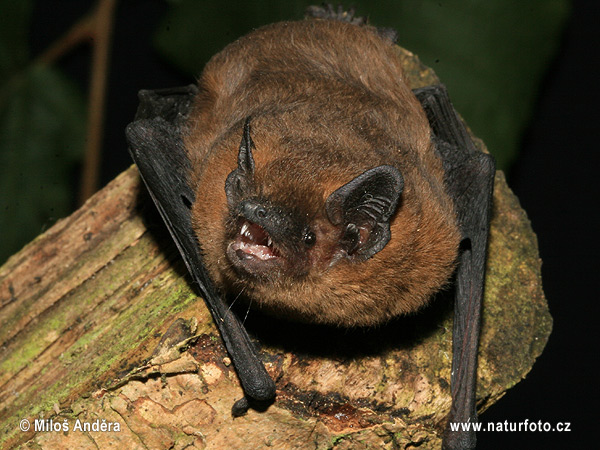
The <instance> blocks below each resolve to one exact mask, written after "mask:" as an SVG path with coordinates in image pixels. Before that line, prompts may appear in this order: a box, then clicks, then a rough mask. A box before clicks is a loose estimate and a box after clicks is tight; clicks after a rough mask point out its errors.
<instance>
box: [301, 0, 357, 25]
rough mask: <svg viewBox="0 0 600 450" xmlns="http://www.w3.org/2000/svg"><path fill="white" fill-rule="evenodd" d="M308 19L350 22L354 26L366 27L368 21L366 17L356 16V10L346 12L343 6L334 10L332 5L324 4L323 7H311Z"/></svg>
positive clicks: (307, 11) (308, 9)
mask: <svg viewBox="0 0 600 450" xmlns="http://www.w3.org/2000/svg"><path fill="white" fill-rule="evenodd" d="M306 17H309V18H315V19H332V20H339V21H340V22H348V23H351V24H353V25H365V24H366V23H367V19H365V18H364V17H355V16H354V8H350V9H349V10H348V11H345V10H344V7H343V6H342V5H338V7H337V8H334V7H333V5H332V4H331V3H323V5H322V6H314V5H313V6H309V7H308V8H306Z"/></svg>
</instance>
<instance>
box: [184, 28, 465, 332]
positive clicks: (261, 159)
mask: <svg viewBox="0 0 600 450" xmlns="http://www.w3.org/2000/svg"><path fill="white" fill-rule="evenodd" d="M199 87H200V93H199V94H198V96H197V98H196V101H195V104H194V107H193V113H192V115H191V117H192V118H191V120H190V122H189V134H188V135H187V136H186V138H185V142H186V148H187V150H188V152H189V155H190V158H191V160H192V164H193V170H192V176H191V179H192V183H193V187H194V189H195V191H196V199H197V201H196V202H195V203H194V205H193V209H192V217H193V226H194V230H195V232H196V234H197V238H198V241H199V243H200V246H201V248H202V251H203V253H204V261H205V264H206V266H207V269H208V271H209V273H210V274H211V276H212V278H213V280H214V281H215V282H216V283H217V285H218V286H220V287H221V288H222V289H225V290H230V291H234V292H235V291H237V290H239V289H243V290H244V295H246V296H248V297H252V298H253V300H254V304H258V305H261V306H262V307H265V308H267V309H269V310H273V311H276V312H278V313H280V314H284V315H288V316H291V317H295V318H299V319H301V320H310V321H316V322H324V323H335V324H340V325H345V326H354V325H373V324H376V323H379V322H382V321H385V320H388V319H389V318H391V317H393V316H396V315H399V314H405V313H409V312H412V311H415V310H417V309H418V308H420V307H421V306H422V305H424V304H425V303H426V302H427V301H428V299H429V298H430V297H431V295H432V294H433V293H435V292H436V291H438V290H439V289H440V288H442V287H443V286H444V285H445V284H446V283H447V280H448V279H449V277H450V276H451V274H452V271H453V269H454V266H455V259H456V255H457V249H458V243H459V233H458V229H457V226H456V223H455V221H456V219H455V215H454V211H453V204H452V201H451V199H450V198H449V196H448V195H447V194H446V193H445V192H444V188H443V170H442V166H441V162H440V161H439V159H438V158H437V157H436V155H435V153H434V150H433V146H432V144H431V141H430V128H429V124H428V123H427V119H426V117H425V115H424V113H423V111H422V109H421V106H420V104H419V103H418V101H417V100H416V98H415V97H414V95H413V94H412V92H411V91H410V89H409V88H408V87H407V85H406V84H405V83H404V81H403V73H402V69H401V65H400V59H399V57H398V55H397V53H396V50H395V49H394V47H393V46H392V45H391V44H390V43H389V42H387V41H385V40H384V39H382V38H380V37H379V36H377V35H376V33H374V32H372V31H371V29H369V28H366V27H359V26H356V25H350V24H346V23H342V22H336V21H323V20H307V21H301V22H289V23H285V22H284V23H277V24H273V25H270V26H267V27H264V28H261V29H259V30H256V31H254V32H253V33H250V34H249V35H247V36H245V37H243V38H241V39H240V40H238V41H236V42H234V43H232V44H230V45H229V46H228V47H226V48H225V49H224V50H223V51H222V52H221V53H219V54H217V55H216V56H214V57H213V58H212V59H211V60H210V62H209V63H208V64H207V66H206V68H205V70H204V72H203V74H202V76H201V78H200V81H199ZM248 116H251V117H252V122H251V126H252V139H253V141H254V143H255V149H254V152H253V153H254V160H255V163H256V173H255V181H256V184H257V185H258V186H260V189H261V194H262V195H264V196H266V197H268V198H270V199H272V200H273V201H276V202H278V203H280V204H283V205H291V206H293V207H295V208H297V209H299V210H300V211H301V212H302V213H303V214H306V217H309V218H310V220H311V222H312V223H313V225H314V227H315V228H316V230H317V231H316V234H317V242H328V241H327V239H323V238H324V237H327V236H329V237H335V235H336V230H335V229H334V227H333V226H332V225H331V224H330V223H329V221H328V219H327V215H326V212H325V209H324V204H325V200H326V199H327V197H328V196H329V195H330V194H331V193H332V192H333V191H335V190H336V189H337V188H339V187H340V186H342V185H344V184H345V183H347V182H348V181H350V180H351V179H353V178H354V177H356V176H357V175H359V174H361V173H363V172H364V171H365V170H368V169H371V168H373V167H376V166H378V165H382V164H388V165H392V166H395V167H397V168H398V169H399V170H400V171H401V173H402V175H403V177H404V192H403V193H402V197H401V200H400V203H399V206H398V209H397V212H396V215H395V216H394V218H393V219H392V222H391V235H392V237H391V240H390V241H389V242H388V244H387V245H386V247H385V248H384V249H383V250H381V251H380V252H378V253H376V254H375V255H374V256H373V257H372V258H370V259H368V260H366V261H364V262H360V263H358V262H357V263H353V262H351V261H350V260H348V259H341V260H339V261H338V262H336V263H335V264H333V265H331V266H330V265H328V264H327V261H328V260H327V253H328V252H330V250H331V249H328V248H325V247H323V246H318V245H317V246H315V249H313V250H311V253H310V255H311V258H312V260H313V263H314V264H313V265H312V266H311V268H310V270H309V272H308V273H307V274H305V275H304V276H302V277H299V278H295V279H290V278H285V277H282V278H281V279H275V280H271V281H269V282H258V281H256V280H250V279H244V278H240V277H239V276H238V275H237V274H236V272H235V271H234V270H233V269H232V267H231V264H230V263H229V261H228V259H227V257H226V254H225V249H226V247H227V231H226V229H225V222H226V221H227V218H228V214H229V211H228V206H227V199H226V195H225V189H224V186H225V179H226V178H227V176H228V174H229V173H230V172H231V171H233V170H234V169H235V168H236V166H237V154H238V148H239V145H240V139H241V136H242V127H243V123H244V120H245V118H246V117H248Z"/></svg>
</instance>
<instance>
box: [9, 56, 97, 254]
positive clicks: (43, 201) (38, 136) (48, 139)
mask: <svg viewBox="0 0 600 450" xmlns="http://www.w3.org/2000/svg"><path fill="white" fill-rule="evenodd" d="M85 117H86V110H85V102H84V99H83V97H82V96H81V95H80V93H79V92H78V90H77V89H76V88H75V87H74V86H73V85H71V83H70V82H69V81H68V80H67V79H66V78H65V77H64V76H63V75H62V74H61V73H60V72H58V71H57V70H55V69H52V68H48V67H42V66H30V67H29V68H28V69H26V70H25V71H24V72H21V73H20V74H19V76H15V77H12V78H11V81H10V82H9V83H8V84H5V85H4V86H3V87H2V91H1V96H0V236H2V240H1V241H0V242H2V244H1V246H0V261H2V260H4V259H5V258H6V257H7V256H9V255H10V254H12V253H14V252H16V251H17V250H19V249H20V248H21V247H22V245H23V244H24V243H25V242H27V241H29V240H31V239H32V238H34V237H35V236H36V235H38V234H39V233H40V232H42V231H43V229H44V228H46V227H48V226H49V225H51V223H52V222H54V221H55V220H56V219H57V218H59V217H61V216H64V215H66V214H67V213H68V212H69V211H70V209H71V208H72V206H73V205H72V201H73V200H72V194H71V192H72V186H71V185H70V181H69V180H71V179H72V178H73V177H72V175H73V170H74V167H75V164H76V163H77V162H78V161H79V160H80V159H81V155H82V149H83V145H84V133H85Z"/></svg>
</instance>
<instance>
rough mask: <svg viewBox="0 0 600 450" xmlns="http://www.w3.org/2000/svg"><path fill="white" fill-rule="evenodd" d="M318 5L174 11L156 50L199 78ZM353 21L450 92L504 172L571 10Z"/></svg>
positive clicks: (382, 12) (188, 3)
mask: <svg viewBox="0 0 600 450" xmlns="http://www.w3.org/2000/svg"><path fill="white" fill-rule="evenodd" d="M318 3H319V2H315V1H290V2H276V1H273V0H255V1H253V2H245V1H239V0H237V1H232V2H221V3H215V2H208V1H198V0H182V1H179V2H174V3H173V7H172V9H171V11H170V12H169V14H168V16H167V17H166V18H165V21H164V22H163V23H162V25H161V27H160V29H159V31H158V33H157V36H156V44H157V47H158V48H159V50H160V51H161V53H162V54H163V55H165V56H166V57H167V59H169V60H170V61H171V62H173V63H174V64H176V65H177V66H178V67H180V68H181V69H182V70H184V71H185V72H187V73H188V74H190V75H193V76H197V75H198V74H199V73H200V70H201V68H202V66H203V65H204V64H205V63H206V61H208V59H209V58H210V56H212V55H213V54H215V53H216V52H218V51H219V50H220V49H221V48H223V47H224V46H225V45H226V44H228V43H229V42H231V41H233V40H235V39H236V38H237V37H239V36H241V35H243V34H245V33H247V32H248V31H250V30H251V29H252V28H255V27H258V26H260V25H265V24H267V23H269V22H274V21H277V20H296V19H300V18H302V16H303V11H304V9H305V8H306V6H307V5H309V4H318ZM352 4H353V5H354V6H355V8H356V12H357V15H362V16H368V17H369V21H370V23H372V24H373V25H376V26H384V27H391V28H394V29H396V30H398V33H399V39H398V43H399V45H401V46H402V47H405V48H407V49H408V50H410V51H412V52H413V53H416V54H417V55H419V57H420V58H421V59H422V61H423V62H424V63H425V64H427V65H428V66H430V67H432V68H433V69H434V70H435V71H436V73H437V74H438V75H439V77H440V79H441V80H442V82H443V83H444V84H446V85H447V86H448V89H449V92H450V95H451V97H452V100H453V102H454V104H455V106H456V108H457V109H458V111H459V112H460V113H461V114H462V115H463V117H464V118H465V119H466V121H467V123H468V124H469V126H470V127H471V128H472V129H473V131H474V133H475V134H476V135H478V136H479V137H481V138H482V139H483V140H484V141H485V142H486V144H487V146H488V148H489V149H490V151H491V152H492V153H493V154H494V156H495V157H496V159H497V162H498V166H499V167H500V168H504V169H505V168H506V167H507V166H508V164H509V163H510V161H511V160H512V159H513V158H514V155H515V153H516V151H517V149H518V147H519V144H520V139H521V135H522V132H523V130H524V128H525V127H526V125H527V123H528V121H529V119H530V117H531V114H532V111H533V105H534V104H535V101H536V99H537V95H538V90H539V86H540V83H541V81H542V77H543V75H544V73H545V71H546V70H547V67H548V64H549V62H550V61H551V59H552V57H553V55H554V54H555V53H556V50H557V47H558V43H559V39H560V35H561V30H562V27H563V25H564V22H565V19H566V17H567V15H568V13H569V6H570V4H569V2H568V1H567V0H529V1H527V2H522V1H519V0H486V1H483V0H402V1H398V0H380V1H378V2H377V3H375V2H370V1H366V0H354V1H353V2H352Z"/></svg>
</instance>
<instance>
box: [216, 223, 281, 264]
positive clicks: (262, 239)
mask: <svg viewBox="0 0 600 450" xmlns="http://www.w3.org/2000/svg"><path fill="white" fill-rule="evenodd" d="M228 250H229V251H230V252H235V254H236V256H237V257H238V258H239V259H240V260H248V259H257V260H260V261H268V260H272V259H274V258H279V257H280V256H281V255H280V253H279V252H278V251H277V249H276V248H275V247H274V246H273V240H272V239H271V236H269V233H267V231H266V230H265V229H264V228H263V227H261V226H260V225H258V224H256V223H254V222H250V221H249V220H242V221H241V224H240V228H239V232H238V234H237V236H236V238H235V239H234V240H233V242H232V243H231V244H230V245H229V249H228Z"/></svg>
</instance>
